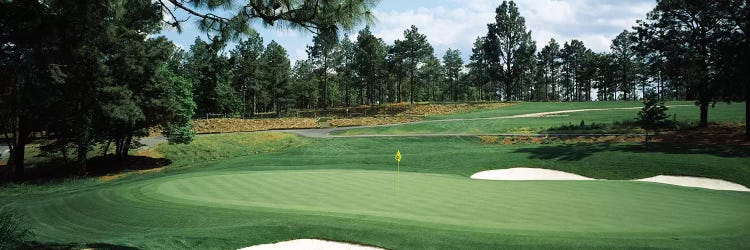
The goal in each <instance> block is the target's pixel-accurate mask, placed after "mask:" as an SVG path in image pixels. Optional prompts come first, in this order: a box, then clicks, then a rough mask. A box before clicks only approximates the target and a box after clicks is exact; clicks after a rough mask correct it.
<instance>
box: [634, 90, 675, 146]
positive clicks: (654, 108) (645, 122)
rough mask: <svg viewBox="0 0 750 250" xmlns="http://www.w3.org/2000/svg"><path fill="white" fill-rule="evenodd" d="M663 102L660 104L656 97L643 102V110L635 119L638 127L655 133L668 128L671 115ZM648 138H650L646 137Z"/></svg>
mask: <svg viewBox="0 0 750 250" xmlns="http://www.w3.org/2000/svg"><path fill="white" fill-rule="evenodd" d="M667 110H669V108H667V107H666V106H665V105H664V103H663V102H659V101H658V100H657V99H656V98H655V97H654V96H652V97H650V98H646V99H644V100H643V108H642V109H641V110H640V111H638V115H637V116H636V117H635V120H636V122H637V123H638V126H640V127H641V128H643V129H645V130H646V131H653V130H657V131H658V129H661V128H664V127H666V126H667V125H668V124H669V122H670V121H669V120H667V119H668V118H669V115H668V114H667ZM646 138H648V137H646Z"/></svg>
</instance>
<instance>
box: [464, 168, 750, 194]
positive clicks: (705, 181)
mask: <svg viewBox="0 0 750 250" xmlns="http://www.w3.org/2000/svg"><path fill="white" fill-rule="evenodd" d="M471 178H472V179H480V180H503V181H522V180H595V179H592V178H588V177H585V176H581V175H577V174H571V173H567V172H563V171H557V170H551V169H543V168H508V169H497V170H488V171H482V172H479V173H476V174H473V175H472V176H471ZM635 181H645V182H657V183H663V184H670V185H677V186H683V187H698V188H706V189H714V190H733V191H744V192H750V189H748V188H747V187H745V186H742V185H740V184H737V183H734V182H729V181H725V180H719V179H710V178H701V177H688V176H669V175H659V176H654V177H651V178H645V179H638V180H635Z"/></svg>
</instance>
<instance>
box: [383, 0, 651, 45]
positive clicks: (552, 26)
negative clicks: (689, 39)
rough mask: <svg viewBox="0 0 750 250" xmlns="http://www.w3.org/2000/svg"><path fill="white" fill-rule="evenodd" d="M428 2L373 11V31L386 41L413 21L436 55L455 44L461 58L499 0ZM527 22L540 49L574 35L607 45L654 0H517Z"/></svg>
mask: <svg viewBox="0 0 750 250" xmlns="http://www.w3.org/2000/svg"><path fill="white" fill-rule="evenodd" d="M437 2H438V3H436V4H433V5H434V6H431V7H420V8H417V9H411V10H390V11H377V10H376V11H375V15H376V17H377V18H378V23H377V25H376V26H374V27H373V33H374V34H375V35H376V36H378V37H381V38H383V40H385V41H386V42H387V43H393V41H394V40H396V39H402V38H403V31H404V30H405V29H408V28H409V27H410V26H411V25H412V24H413V25H415V26H417V28H419V31H420V33H422V34H425V35H427V39H428V40H429V41H430V43H431V44H432V45H433V46H434V47H435V52H436V54H438V55H439V56H442V54H443V53H444V52H445V50H446V49H447V48H458V49H459V50H461V51H462V54H463V56H464V58H465V59H466V58H468V57H469V55H470V54H471V48H472V45H473V42H474V39H475V38H476V37H477V36H483V35H485V34H486V32H487V24H488V23H490V22H494V17H495V9H496V8H497V7H498V6H499V5H500V3H501V1H499V0H442V1H437ZM516 3H517V5H518V8H519V11H520V12H521V15H522V16H524V18H525V20H526V26H527V28H528V29H530V30H532V36H533V38H534V40H535V41H536V42H537V45H538V48H539V49H541V47H543V46H544V45H545V44H546V43H547V42H548V41H549V40H550V38H553V37H554V38H555V40H557V41H558V42H559V43H564V42H566V41H570V40H571V39H578V40H581V41H583V42H584V44H586V46H587V47H589V48H591V49H592V50H594V51H598V52H603V51H608V50H609V44H610V42H611V40H612V39H614V37H615V36H617V34H619V33H620V32H621V31H622V30H624V29H629V28H630V27H632V26H633V25H635V21H636V20H637V19H643V18H645V16H646V13H647V12H648V11H650V10H651V9H652V8H653V7H654V6H655V4H656V3H655V1H650V0H634V1H599V0H567V1H564V0H521V1H516Z"/></svg>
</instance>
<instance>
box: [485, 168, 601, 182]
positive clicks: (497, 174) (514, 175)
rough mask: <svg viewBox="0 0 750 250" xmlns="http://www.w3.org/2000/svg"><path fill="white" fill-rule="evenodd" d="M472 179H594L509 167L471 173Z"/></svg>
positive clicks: (565, 173) (550, 171) (539, 169)
mask: <svg viewBox="0 0 750 250" xmlns="http://www.w3.org/2000/svg"><path fill="white" fill-rule="evenodd" d="M471 178H472V179H480V180H502V181H525V180H593V179H591V178H588V177H585V176H580V175H577V174H571V173H567V172H563V171H557V170H551V169H543V168H508V169H496V170H488V171H482V172H479V173H476V174H473V175H471Z"/></svg>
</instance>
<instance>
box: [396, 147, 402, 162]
mask: <svg viewBox="0 0 750 250" xmlns="http://www.w3.org/2000/svg"><path fill="white" fill-rule="evenodd" d="M396 161H398V162H401V150H396Z"/></svg>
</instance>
